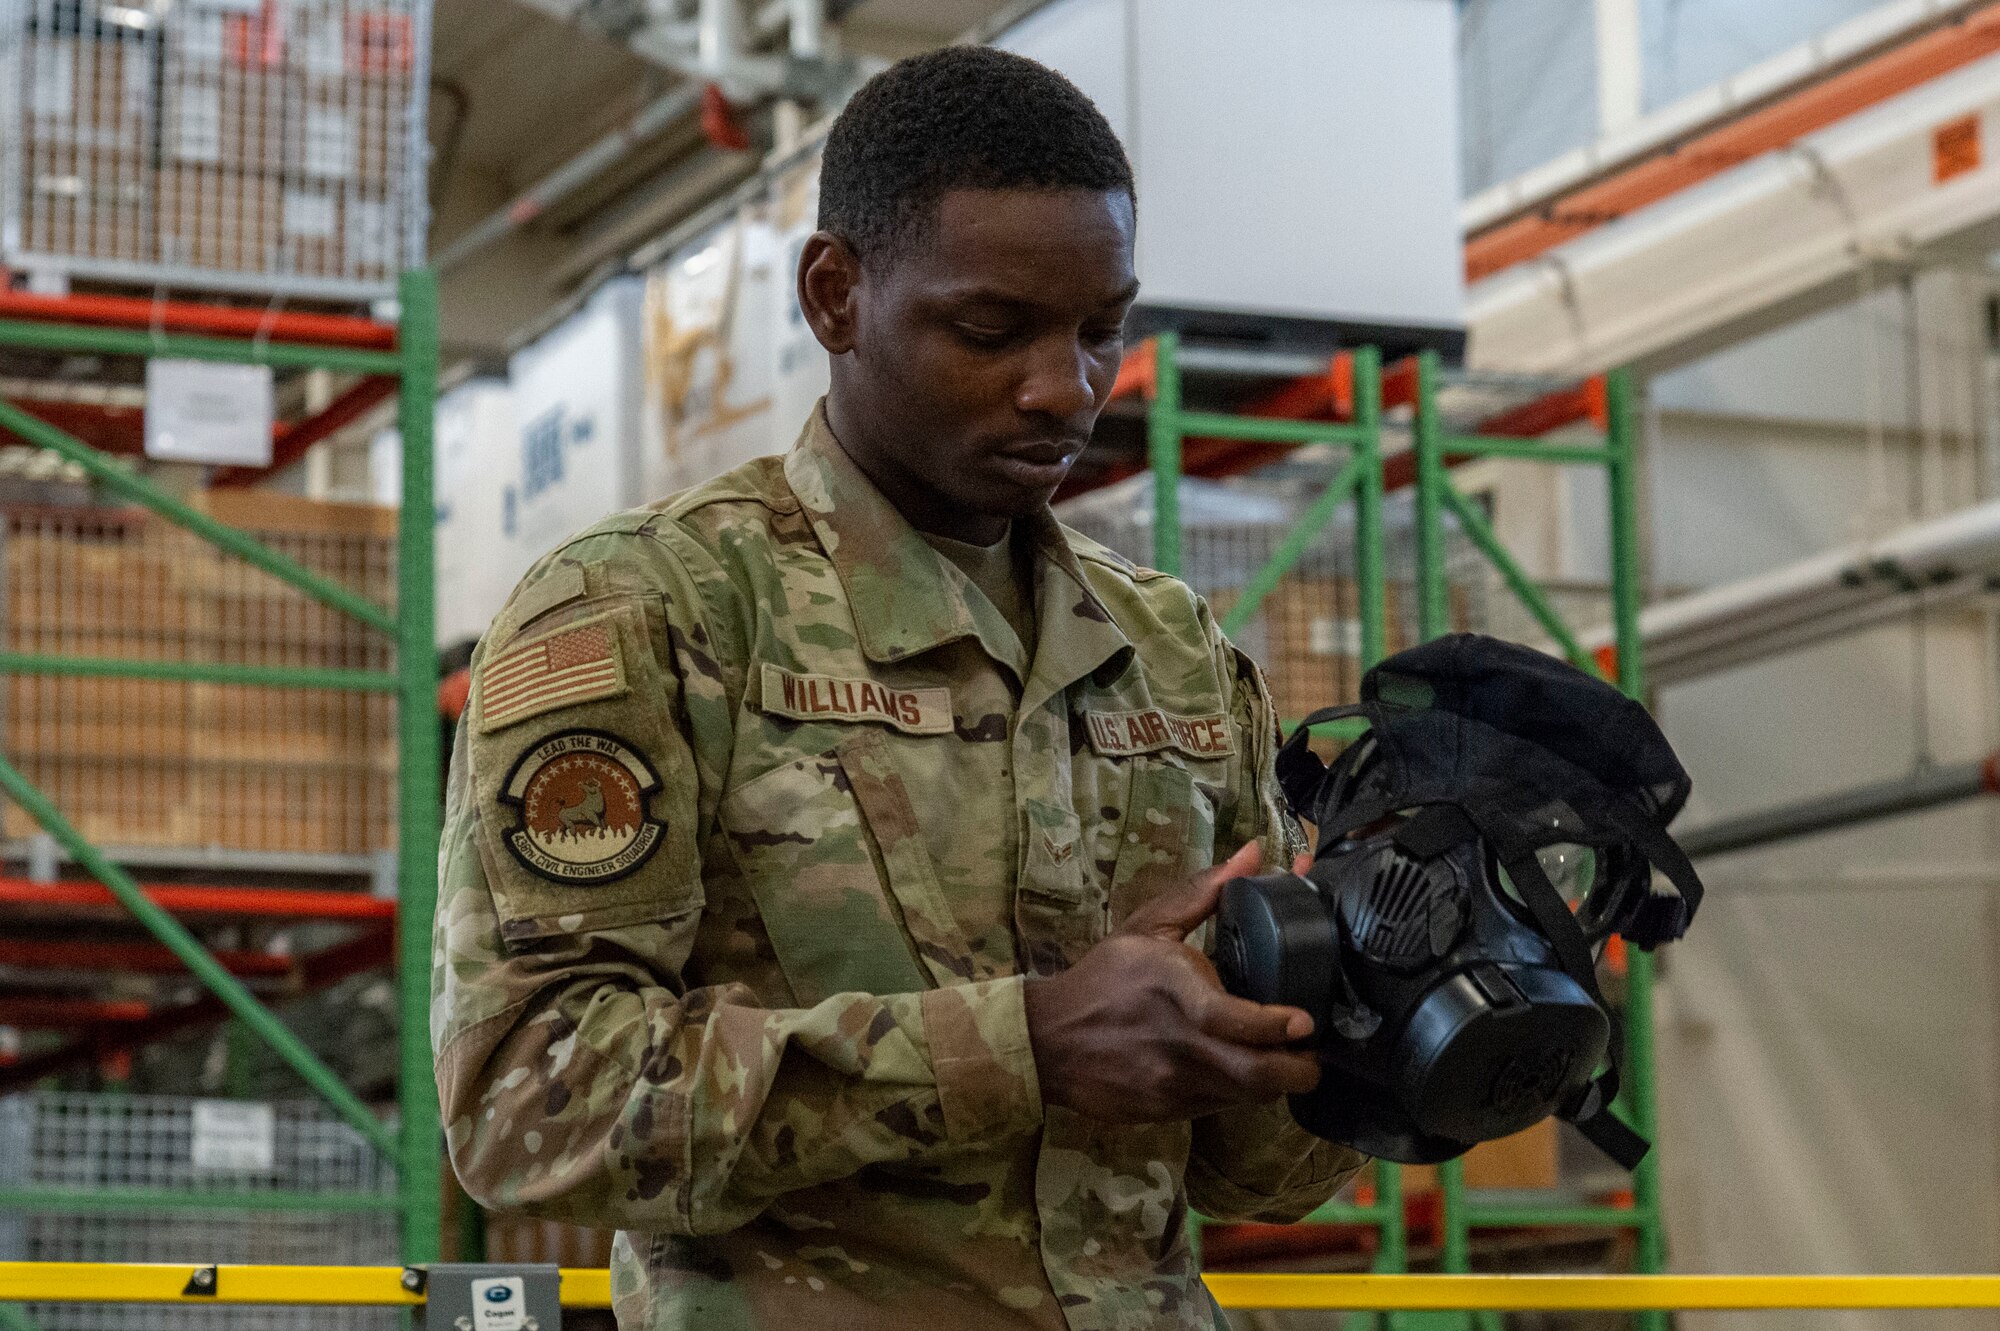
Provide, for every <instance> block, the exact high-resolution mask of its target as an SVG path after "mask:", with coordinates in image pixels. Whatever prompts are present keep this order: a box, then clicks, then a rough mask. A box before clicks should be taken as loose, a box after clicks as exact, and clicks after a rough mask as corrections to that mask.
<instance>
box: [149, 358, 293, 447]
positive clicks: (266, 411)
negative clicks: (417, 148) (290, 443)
mask: <svg viewBox="0 0 2000 1331" xmlns="http://www.w3.org/2000/svg"><path fill="white" fill-rule="evenodd" d="M272 413H273V403H272V392H271V367H270V366H268V365H219V364H216V363H214V362H212V361H201V360H169V359H166V358H163V357H155V358H154V359H152V360H149V361H147V362H146V456H147V457H149V458H160V459H163V460H167V461H172V462H211V463H216V464H218V465H233V466H240V467H268V466H270V465H271V418H272Z"/></svg>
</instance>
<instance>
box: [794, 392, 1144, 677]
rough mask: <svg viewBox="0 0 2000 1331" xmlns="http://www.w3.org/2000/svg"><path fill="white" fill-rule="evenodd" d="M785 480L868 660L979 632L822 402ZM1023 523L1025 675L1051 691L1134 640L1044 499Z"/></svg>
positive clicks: (953, 585)
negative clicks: (1093, 585) (1030, 630)
mask: <svg viewBox="0 0 2000 1331" xmlns="http://www.w3.org/2000/svg"><path fill="white" fill-rule="evenodd" d="M785 480H786V481H787V482H788V483H789V484H790V485H791V487H792V493H793V494H794V495H796V496H797V497H798V500H799V503H800V505H801V506H802V507H803V508H804V509H805V513H806V517H807V519H808V520H809V521H811V523H812V526H813V532H814V534H815V535H817V536H818V537H819V543H820V545H821V547H822V548H824V549H825V551H826V555H827V558H828V559H829V560H830V561H832V563H833V567H834V572H835V573H836V574H837V575H838V576H839V578H840V582H841V586H842V587H843V588H845V589H846V592H847V601H848V605H849V607H850V609H851V610H852V613H853V615H854V627H855V632H856V633H857V635H858V636H859V638H860V643H861V650H862V652H863V653H864V654H865V655H866V656H867V657H868V659H869V660H871V661H876V662H891V661H903V660H907V659H909V658H910V657H912V656H915V655H917V654H918V653H919V652H926V651H929V650H930V649H931V648H933V647H938V646H941V645H943V644H944V643H947V642H952V641H954V640H956V639H959V638H967V637H978V636H980V635H979V628H980V626H979V624H978V623H977V622H976V620H975V616H974V614H973V612H972V609H971V607H969V606H968V605H967V604H966V599H965V596H964V595H963V593H962V592H961V590H960V583H961V581H962V580H961V579H960V578H959V577H958V576H957V575H956V573H955V571H953V570H950V568H949V565H948V564H947V562H946V560H945V558H944V556H942V555H940V554H939V553H938V552H937V551H936V550H933V549H932V548H931V546H930V543H929V542H927V541H925V540H924V538H923V536H922V535H921V534H920V533H919V532H918V531H917V529H916V528H915V527H912V526H911V525H910V524H909V522H908V521H907V520H906V519H905V518H904V517H903V515H902V514H901V513H900V512H898V511H897V509H896V506H895V505H894V504H891V503H890V502H889V501H888V499H887V498H886V497H885V496H884V495H883V494H882V492H881V491H880V490H878V489H876V488H875V483H874V482H873V481H871V480H869V479H868V477H867V476H866V475H865V474H864V473H863V472H862V470H861V468H860V467H858V466H856V465H855V463H854V460H853V459H852V458H850V457H848V456H847V452H846V450H845V449H843V448H842V447H841V446H840V441H839V440H837V439H835V438H834V436H833V430H832V429H831V428H830V427H829V426H828V425H827V422H826V406H825V403H824V402H822V403H821V404H820V405H819V406H817V407H815V408H814V409H813V414H812V419H811V420H810V421H808V422H807V423H806V428H805V430H804V431H803V432H802V433H801V434H800V436H799V440H798V443H796V444H795V445H793V447H792V451H791V452H790V453H788V454H786V456H785ZM1021 522H1022V525H1023V528H1024V530H1025V533H1026V535H1027V537H1028V539H1029V541H1030V542H1031V543H1032V547H1033V549H1034V550H1035V552H1036V560H1035V622H1036V635H1037V638H1038V640H1039V641H1038V644H1037V646H1036V648H1035V653H1036V655H1035V661H1034V671H1033V678H1034V680H1036V681H1038V682H1046V684H1047V685H1048V686H1049V687H1050V689H1051V691H1053V690H1054V689H1060V688H1062V687H1064V686H1065V685H1067V684H1068V683H1070V682H1071V681H1073V680H1076V679H1080V678H1082V677H1083V676H1084V675H1087V674H1089V673H1091V672H1092V671H1094V670H1096V669H1097V668H1098V667H1100V666H1102V665H1103V664H1104V663H1105V662H1106V661H1108V660H1110V659H1111V658H1113V657H1115V656H1122V655H1123V654H1126V653H1129V652H1130V651H1131V650H1132V644H1131V641H1130V640H1129V639H1128V638H1127V637H1126V636H1125V634H1124V633H1123V632H1122V631H1121V630H1120V629H1119V628H1118V626H1117V625H1116V624H1114V623H1112V621H1111V615H1110V613H1109V612H1108V611H1106V610H1105V608H1104V605H1103V603H1102V602H1100V601H1099V600H1098V599H1097V597H1096V595H1095V594H1094V593H1092V592H1091V590H1090V584H1089V583H1088V582H1087V581H1086V580H1085V579H1084V575H1083V568H1082V565H1080V564H1079V563H1078V562H1077V558H1076V552H1075V551H1074V550H1072V549H1071V548H1070V545H1069V542H1068V540H1066V539H1065V538H1064V536H1063V532H1062V527H1061V525H1060V524H1058V523H1057V522H1056V519H1055V515H1054V514H1053V513H1051V512H1050V511H1049V510H1048V508H1047V507H1046V506H1044V507H1043V508H1042V509H1040V510H1039V511H1038V512H1036V513H1033V514H1031V515H1029V516H1028V517H1026V518H1023V519H1021ZM989 654H992V652H991V648H990V647H989ZM1000 659H1004V658H1000ZM1121 664H1122V662H1121Z"/></svg>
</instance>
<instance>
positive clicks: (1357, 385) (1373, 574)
mask: <svg viewBox="0 0 2000 1331" xmlns="http://www.w3.org/2000/svg"><path fill="white" fill-rule="evenodd" d="M1354 423H1355V425H1357V426H1358V427H1360V430H1361V437H1360V438H1359V439H1358V440H1356V441H1355V444H1354V457H1355V458H1356V459H1358V460H1359V461H1360V463H1361V480H1360V482H1359V484H1358V485H1357V486H1356V487H1355V491H1354V580H1355V582H1356V584H1358V591H1359V597H1358V599H1359V600H1360V603H1361V668H1362V669H1363V670H1366V669H1368V668H1369V667H1370V666H1373V665H1374V664H1375V663H1376V662H1377V661H1380V660H1381V659H1382V658H1383V656H1385V655H1386V654H1387V651H1388V646H1387V644H1388V634H1387V631H1386V627H1385V625H1386V620H1387V609H1386V603H1387V600H1388V594H1387V588H1386V586H1385V582H1384V579H1385V573H1384V569H1383V558H1382V488H1383V481H1382V349H1381V348H1380V347H1357V348H1355V351H1354ZM1375 1205H1376V1209H1377V1212H1378V1214H1379V1215H1380V1217H1381V1219H1380V1222H1379V1226H1378V1230H1377V1232H1378V1233H1379V1234H1380V1235H1381V1247H1380V1249H1379V1250H1378V1251H1377V1254H1376V1258H1375V1269H1376V1270H1377V1271H1384V1272H1390V1273H1395V1274H1401V1273H1403V1272H1406V1271H1408V1270H1409V1269H1410V1236H1409V1232H1408V1230H1407V1229H1406V1228H1405V1223H1406V1222H1405V1219H1404V1212H1403V1167H1402V1166H1401V1165H1399V1164H1396V1163H1395V1162H1394V1161H1391V1160H1377V1161H1376V1162H1375ZM1386 1321H1387V1323H1388V1326H1389V1327H1390V1329H1391V1331H1401V1328H1403V1327H1404V1326H1405V1325H1406V1324H1407V1321H1408V1318H1407V1315H1403V1314H1396V1313H1390V1314H1388V1316H1387V1318H1386Z"/></svg>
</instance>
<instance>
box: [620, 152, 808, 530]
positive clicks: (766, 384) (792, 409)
mask: <svg viewBox="0 0 2000 1331" xmlns="http://www.w3.org/2000/svg"><path fill="white" fill-rule="evenodd" d="M817 197H818V162H817V160H815V161H814V162H812V163H811V164H809V165H808V166H807V167H806V168H804V169H802V170H799V171H795V172H793V173H792V174H791V175H789V176H786V177H781V178H779V179H778V180H776V181H774V182H773V183H772V186H771V190H770V192H769V194H768V195H767V196H765V197H764V198H762V199H760V200H757V201H755V202H753V203H752V204H750V205H749V206H747V207H746V208H745V209H744V210H743V212H742V213H741V214H740V215H739V216H738V217H736V218H735V219H734V220H732V221H730V222H728V223H726V224H725V225H723V226H720V227H718V228H716V229H715V230H714V231H712V232H710V233H709V234H708V235H707V236H704V237H703V238H701V239H700V240H697V241H695V242H693V243H691V244H689V245H686V246H684V247H682V248H681V249H680V250H678V251H676V252H675V253H674V254H672V255H670V256H669V257H668V258H667V259H666V260H664V261H663V262H661V263H660V264H658V265H657V266H656V267H654V268H653V269H652V270H651V271H650V272H649V273H648V275H647V279H646V390H647V391H646V423H645V436H646V441H647V442H646V458H647V461H646V469H647V476H646V483H647V489H648V492H649V494H653V495H661V494H670V493H673V492H675V491H679V490H685V489H688V488H689V487H691V486H695V485H699V484H701V483H702V482H703V481H706V480H708V479H710V478H711V477H715V476H719V475H721V474H722V473H723V472H726V471H729V470H730V469H731V468H733V467H736V466H738V465H740V464H741V463H744V462H747V461H749V460H750V459H751V458H754V457H760V456H763V455H765V454H769V453H782V452H784V451H785V450H786V449H787V448H790V447H791V445H792V441H793V440H794V439H796V438H797V437H798V433H799V430H800V427H802V426H803V425H804V424H805V421H806V418H807V416H809V415H810V414H811V413H812V409H813V404H814V403H815V402H816V401H817V400H818V399H819V396H820V394H822V393H824V392H825V391H826V386H827V378H828V365H827V356H826V352H825V350H824V349H822V348H821V347H820V345H819V343H818V342H817V341H815V340H814V338H813V335H812V329H811V328H809V327H807V325H806V321H805V315H804V314H803V312H801V311H800V309H799V304H798V283H797V281H796V274H797V272H798V264H799V253H800V251H801V250H802V249H803V248H804V246H805V241H806V237H808V236H810V235H811V234H812V232H813V222H814V217H813V213H814V210H815V208H816V201H817Z"/></svg>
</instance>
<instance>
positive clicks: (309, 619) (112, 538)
mask: <svg viewBox="0 0 2000 1331" xmlns="http://www.w3.org/2000/svg"><path fill="white" fill-rule="evenodd" d="M195 506H196V507H198V508H201V509H204V510H206V511H208V512H209V513H210V514H211V515H212V516H215V517H217V518H219V519H221V520H222V521H225V522H229V523H230V524H231V525H235V526H241V527H244V528H247V529H251V530H255V531H257V532H258V534H259V535H260V536H261V537H262V538H263V539H265V540H266V541H267V543H269V544H271V545H273V546H274V547H276V548H278V549H280V550H282V551H283V552H284V553H286V554H287V555H289V556H290V557H292V558H294V559H296V560H298V561H299V562H301V563H302V564H304V565H305V566H307V567H308V568H311V569H313V570H315V571H316V572H318V573H321V574H322V575H324V576H327V577H330V578H333V579H335V580H337V581H340V582H342V583H343V584H345V585H347V586H350V587H352V588H353V589H354V590H355V591H357V592H359V593H360V594H362V595H364V596H367V597H369V598H371V599H373V600H375V601H376V602H377V603H379V604H382V605H384V606H385V607H388V606H391V605H392V604H393V593H394V568H395V565H394V549H395V545H394V541H395V537H394V531H395V515H394V513H393V512H391V511H389V510H384V509H379V508H375V507H372V506H367V505H324V504H314V503H312V502H311V501H308V500H303V499H296V498H292V497H289V496H281V495H271V494H267V493H264V492H259V491H229V492H224V493H221V494H215V495H204V496H197V498H196V500H195ZM4 521H5V524H6V531H7V537H6V541H5V559H4V570H5V580H6V581H5V593H6V601H5V606H4V611H5V613H4V616H0V625H4V629H5V637H4V648H5V650H13V651H28V652H37V653H52V654H53V653H68V654H74V655H81V656H106V657H139V658H154V659H166V660H193V661H228V662H239V663H244V664H270V665H291V666H328V667H339V668H348V669H378V670H386V669H387V668H389V665H390V663H391V662H392V660H393V647H392V644H390V643H389V642H388V641H387V639H386V638H384V636H383V635H382V634H380V633H378V632H377V631H375V630H373V629H370V628H368V627H366V626H364V625H362V624H360V623H358V622H356V621H354V620H351V619H349V618H348V617H347V616H345V615H342V614H341V613H340V612H338V611H335V610H332V609H331V608H329V607H325V606H322V605H320V604H318V603H317V602H316V601H313V600H311V599H310V598H308V597H306V596H305V595H304V594H303V593H301V592H298V591H296V590H294V589H292V588H290V587H289V586H286V585H285V584H283V583H281V582H279V581H278V580H277V579H275V578H273V577H272V576H271V575H269V574H266V573H264V572H262V571H260V570H258V569H255V568H253V567H251V566H249V565H247V564H245V563H243V562H242V561H240V560H237V559H234V558H232V557H229V556H226V555H222V554H220V553H219V552H217V551H215V550H213V549H212V548H211V547H209V546H208V545H207V544H206V543H205V542H202V541H200V540H198V539H197V538H195V537H193V536H191V535H188V534H186V533H184V532H181V531H179V530H178V529H176V528H173V527H172V526H170V525H169V524H166V523H164V522H161V521H159V520H157V519H154V518H151V517H149V516H143V515H134V514H131V513H129V512H125V511H122V510H79V511H74V512H70V511H65V512H63V513H60V514H52V513H49V512H47V511H43V510H16V511H13V512H10V513H8V514H7V515H6V516H5V519H4ZM0 699H4V703H5V713H4V715H0V744H4V745H5V746H6V748H7V750H8V751H9V752H10V753H13V754H15V755H17V756H18V758H19V760H20V761H21V762H22V763H23V765H24V769H25V770H28V771H29V775H30V778H31V779H33V780H35V781H36V782H37V783H38V784H39V785H41V786H42V787H43V788H44V789H45V790H47V791H48V792H49V793H50V795H51V797H52V798H54V799H55V800H56V803H57V805H58V807H60V808H62V809H63V811H64V813H65V814H66V815H68V816H70V817H71V818H72V819H73V820H74V821H76V822H77V824H78V825H79V826H80V827H82V828H83V829H84V831H85V833H86V834H87V835H89V836H91V837H93V838H95V839H97V840H100V841H103V842H107V843H110V844H126V845H167V846H221V847H227V848H233V849H238V850H268V851H302V852H320V853H335V854H357V853H365V852H369V851H374V850H378V849H383V848H386V847H389V846H393V845H394V844H395V840H396V827H395V792H396V780H395V774H396V743H395V739H396V728H395V705H394V701H393V699H392V698H390V697H388V696H385V695H382V694H375V693H357V692H352V691H347V690H333V689H278V688H259V687H251V686H247V685H223V684H209V683H182V682H176V681H160V680H127V679H109V678H75V677H62V676H30V675H17V676H13V677H11V678H10V679H8V680H7V682H6V691H5V693H4V694H0ZM0 828H4V830H5V832H6V834H7V835H10V836H21V835H26V834H28V833H29V832H32V831H33V825H32V823H31V822H30V821H28V820H26V819H25V816H24V815H21V814H20V812H19V810H17V809H11V808H9V809H6V810H5V811H4V812H0Z"/></svg>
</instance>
